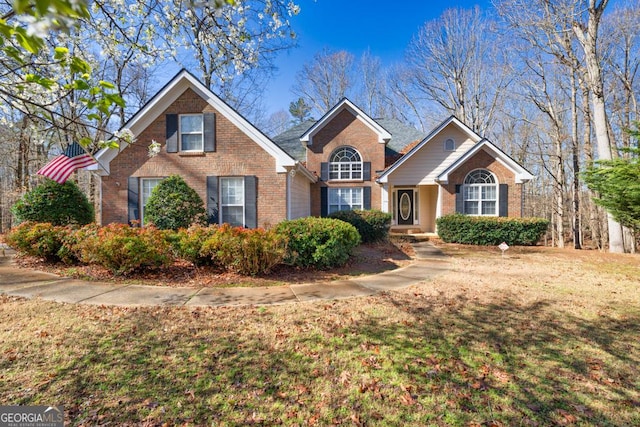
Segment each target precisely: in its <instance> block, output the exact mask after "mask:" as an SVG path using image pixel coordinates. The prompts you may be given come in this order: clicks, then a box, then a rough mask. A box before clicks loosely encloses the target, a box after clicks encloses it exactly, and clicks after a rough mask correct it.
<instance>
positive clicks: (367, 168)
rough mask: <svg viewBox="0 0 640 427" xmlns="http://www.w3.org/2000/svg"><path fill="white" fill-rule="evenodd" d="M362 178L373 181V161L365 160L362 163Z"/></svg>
mask: <svg viewBox="0 0 640 427" xmlns="http://www.w3.org/2000/svg"><path fill="white" fill-rule="evenodd" d="M362 179H363V180H364V181H371V162H364V163H363V164H362Z"/></svg>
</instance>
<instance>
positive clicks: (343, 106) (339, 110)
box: [300, 98, 391, 145]
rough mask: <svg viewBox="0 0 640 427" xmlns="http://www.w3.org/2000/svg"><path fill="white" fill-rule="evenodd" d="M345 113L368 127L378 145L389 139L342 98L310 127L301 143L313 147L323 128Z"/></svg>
mask: <svg viewBox="0 0 640 427" xmlns="http://www.w3.org/2000/svg"><path fill="white" fill-rule="evenodd" d="M344 111H347V112H348V113H349V114H350V115H351V116H352V117H353V118H354V120H357V121H359V122H361V123H362V124H363V125H364V126H366V127H368V128H369V129H370V130H371V131H372V132H373V133H374V134H375V135H376V136H377V141H378V142H379V143H382V144H384V143H386V142H388V141H389V140H390V139H391V134H389V132H388V131H387V130H386V129H384V128H383V127H382V126H380V124H379V123H377V122H376V121H375V120H373V119H372V118H371V117H369V116H368V115H367V114H365V113H364V112H363V111H362V110H361V109H360V108H358V107H357V106H356V105H355V104H353V103H352V102H351V101H349V100H348V99H347V98H343V99H342V100H341V101H340V102H338V103H337V104H336V105H335V106H334V107H333V108H332V109H331V110H329V111H328V112H327V113H326V114H325V115H324V116H322V118H321V119H320V120H318V121H317V122H316V123H315V124H314V125H313V126H311V127H310V128H309V129H308V130H307V131H306V132H305V133H304V134H303V135H302V136H301V137H300V140H301V141H302V142H306V143H307V145H313V138H314V137H315V136H316V135H317V134H318V133H320V132H321V131H322V130H323V128H324V127H325V126H328V125H330V124H331V123H332V122H334V119H335V118H336V117H337V116H339V115H341V116H342V117H344V114H343V112H344Z"/></svg>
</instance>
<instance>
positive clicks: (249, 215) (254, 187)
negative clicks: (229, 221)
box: [244, 176, 258, 228]
mask: <svg viewBox="0 0 640 427" xmlns="http://www.w3.org/2000/svg"><path fill="white" fill-rule="evenodd" d="M244 221H245V223H246V224H245V227H246V228H256V227H258V178H257V177H255V176H245V177H244Z"/></svg>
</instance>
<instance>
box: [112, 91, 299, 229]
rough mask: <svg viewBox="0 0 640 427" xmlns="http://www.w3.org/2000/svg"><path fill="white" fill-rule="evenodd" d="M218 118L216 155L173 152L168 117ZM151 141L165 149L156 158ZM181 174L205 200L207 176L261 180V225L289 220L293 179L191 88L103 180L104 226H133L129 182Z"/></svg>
mask: <svg viewBox="0 0 640 427" xmlns="http://www.w3.org/2000/svg"><path fill="white" fill-rule="evenodd" d="M188 113H215V114H216V151H215V152H212V153H197V154H196V155H193V154H183V155H181V154H180V153H167V152H166V147H165V140H166V124H165V114H188ZM151 140H155V141H157V142H158V143H160V144H161V145H162V150H161V152H160V154H158V155H157V156H156V157H154V158H149V157H148V154H147V153H148V151H147V149H148V146H149V144H150V143H151ZM169 175H180V176H182V178H183V179H184V180H185V181H186V182H187V184H188V185H189V186H190V187H192V188H193V189H195V190H196V192H197V193H198V194H199V195H200V197H202V200H203V201H205V206H206V191H207V189H206V177H207V176H212V175H215V176H246V175H255V176H256V177H257V178H258V184H257V185H258V191H257V194H258V207H257V209H258V225H259V226H263V227H264V226H269V225H273V224H277V223H278V222H280V221H282V220H284V219H286V215H287V212H286V209H287V207H286V200H287V199H286V188H287V181H286V180H287V178H286V177H287V175H286V174H284V173H281V174H277V173H276V166H275V159H274V158H273V157H272V156H271V155H269V154H268V153H267V152H266V151H264V150H263V149H262V148H261V147H260V146H259V145H258V144H257V143H256V142H254V141H253V140H251V139H250V138H249V137H248V136H247V135H245V134H244V133H243V132H242V131H241V130H240V129H238V128H237V127H236V126H235V125H234V124H232V123H231V122H230V121H229V120H228V119H227V118H226V117H224V116H223V115H222V114H220V113H218V112H217V111H215V109H213V107H211V106H210V105H209V104H208V103H207V102H206V101H205V100H203V99H202V98H201V97H199V96H198V95H197V94H196V93H195V92H193V91H192V90H191V89H188V90H187V91H185V93H183V94H182V95H181V96H180V97H179V98H178V99H177V100H176V101H175V102H174V103H173V104H172V105H171V106H170V107H168V108H167V109H166V110H165V112H164V113H163V114H161V115H160V116H159V117H158V118H157V119H156V120H155V121H154V122H153V123H152V124H151V125H149V126H148V127H147V128H146V129H145V130H144V131H143V132H142V133H141V134H140V135H138V137H137V141H136V142H135V143H134V144H133V145H131V146H129V147H127V148H126V149H124V151H123V152H121V153H120V154H119V155H118V156H117V157H116V158H115V159H114V160H112V161H111V173H110V176H106V177H103V178H102V223H103V224H108V223H112V222H120V223H126V222H127V220H128V219H127V194H128V193H127V178H128V177H130V176H132V177H140V178H153V177H166V176H169Z"/></svg>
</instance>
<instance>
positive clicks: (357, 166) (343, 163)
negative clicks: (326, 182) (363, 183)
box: [329, 147, 362, 180]
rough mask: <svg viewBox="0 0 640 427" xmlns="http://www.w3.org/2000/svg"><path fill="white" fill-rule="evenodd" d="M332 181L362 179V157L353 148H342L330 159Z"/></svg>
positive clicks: (330, 177)
mask: <svg viewBox="0 0 640 427" xmlns="http://www.w3.org/2000/svg"><path fill="white" fill-rule="evenodd" d="M329 179H330V180H354V179H357V180H360V179H362V157H360V154H358V152H357V151H356V150H355V149H353V148H351V147H340V148H338V149H337V150H336V151H334V152H333V154H331V157H330V158H329Z"/></svg>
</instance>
